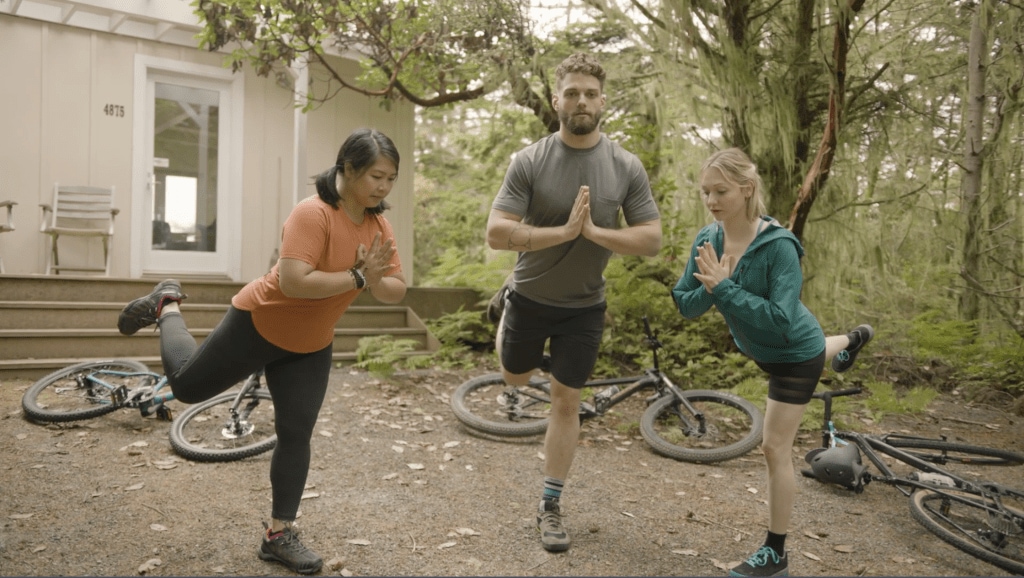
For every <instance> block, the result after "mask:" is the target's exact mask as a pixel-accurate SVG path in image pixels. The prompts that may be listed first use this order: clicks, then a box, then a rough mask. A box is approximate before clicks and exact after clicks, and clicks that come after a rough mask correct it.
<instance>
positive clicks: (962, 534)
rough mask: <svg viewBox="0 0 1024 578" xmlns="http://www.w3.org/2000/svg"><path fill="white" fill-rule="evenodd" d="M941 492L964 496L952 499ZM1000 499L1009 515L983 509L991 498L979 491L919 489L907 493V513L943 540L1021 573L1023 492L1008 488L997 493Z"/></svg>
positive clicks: (1023, 563) (1023, 562) (1023, 558)
mask: <svg viewBox="0 0 1024 578" xmlns="http://www.w3.org/2000/svg"><path fill="white" fill-rule="evenodd" d="M944 493H948V494H955V495H959V496H962V497H963V498H965V499H964V501H961V500H957V499H952V498H949V497H947V496H945V495H944ZM1000 500H1001V501H1002V502H1003V504H1004V506H1006V508H1007V509H1008V510H1010V516H1009V517H1007V516H991V515H990V514H989V513H988V512H986V510H985V509H984V507H983V505H984V504H988V505H993V500H992V499H991V498H988V497H986V496H983V495H981V494H980V493H978V492H974V491H970V490H960V489H952V488H951V489H949V490H945V489H943V490H942V491H941V492H940V491H933V490H921V489H919V490H917V491H915V492H914V493H913V494H911V495H910V513H911V514H912V515H913V516H914V519H915V520H917V521H918V522H919V523H920V524H921V525H922V526H924V527H925V528H927V529H928V531H930V532H931V533H933V534H935V535H936V536H938V537H939V538H940V539H942V540H943V541H945V542H946V543H948V544H951V545H952V546H954V547H956V548H957V549H959V550H961V551H963V552H966V553H968V554H970V555H971V556H974V557H975V558H978V559H980V560H984V561H985V562H988V563H989V564H992V565H993V566H996V567H997V568H1001V569H1003V570H1005V571H1007V572H1010V573H1011V574H1015V575H1017V576H1021V575H1024V493H1021V492H1016V491H1010V492H1008V493H1007V494H1005V495H1002V496H1000ZM1011 502H1012V504H1011ZM957 526H959V527H957ZM996 527H1001V528H996ZM1000 529H1002V530H1003V531H1002V532H1000V531H999V530H1000ZM1011 529H1012V531H1006V530H1011Z"/></svg>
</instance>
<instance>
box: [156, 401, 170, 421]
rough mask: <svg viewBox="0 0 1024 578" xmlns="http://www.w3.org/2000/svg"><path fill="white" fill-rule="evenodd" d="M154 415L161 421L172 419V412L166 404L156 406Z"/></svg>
mask: <svg viewBox="0 0 1024 578" xmlns="http://www.w3.org/2000/svg"><path fill="white" fill-rule="evenodd" d="M156 417H157V419H161V420H163V421H173V420H174V412H172V411H171V408H169V407H167V406H166V405H161V406H160V407H158V408H156Z"/></svg>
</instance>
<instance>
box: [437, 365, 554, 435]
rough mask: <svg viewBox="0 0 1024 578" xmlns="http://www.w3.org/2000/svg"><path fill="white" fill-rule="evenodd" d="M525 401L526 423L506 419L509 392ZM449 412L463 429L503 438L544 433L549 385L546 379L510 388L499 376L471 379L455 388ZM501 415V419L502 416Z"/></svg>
mask: <svg viewBox="0 0 1024 578" xmlns="http://www.w3.org/2000/svg"><path fill="white" fill-rule="evenodd" d="M511 390H514V391H515V392H516V393H517V394H518V395H519V396H520V397H521V398H525V399H526V400H527V401H526V402H525V404H526V405H525V408H526V409H527V410H528V412H529V414H530V416H529V417H527V418H526V420H525V421H514V420H512V419H511V418H509V417H508V414H507V411H506V408H507V407H508V400H509V396H508V395H507V392H508V391H511ZM451 406H452V411H453V412H455V417H456V418H458V420H459V421H461V422H462V423H463V424H465V425H466V426H468V427H470V428H473V429H475V430H479V431H482V432H485V433H489V434H494V435H496V436H502V437H525V436H532V435H540V434H542V433H544V432H546V431H547V429H548V422H549V421H550V417H548V416H549V415H550V412H551V386H550V385H549V382H548V381H547V380H545V379H540V378H537V377H534V378H531V379H530V381H529V383H528V384H527V385H525V386H521V387H518V388H511V387H509V386H508V385H507V384H506V383H505V379H504V378H503V377H502V375H501V374H500V373H490V374H487V375H482V376H480V377H474V378H473V379H470V380H469V381H467V382H465V383H463V384H462V385H460V386H459V387H458V388H456V389H455V393H453V394H452V397H451ZM503 415H504V417H502V416H503Z"/></svg>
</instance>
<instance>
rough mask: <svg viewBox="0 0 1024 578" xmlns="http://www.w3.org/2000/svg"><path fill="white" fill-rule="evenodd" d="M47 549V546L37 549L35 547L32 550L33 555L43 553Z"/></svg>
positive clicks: (37, 547)
mask: <svg viewBox="0 0 1024 578" xmlns="http://www.w3.org/2000/svg"><path fill="white" fill-rule="evenodd" d="M45 549H46V546H36V547H35V548H34V549H33V550H32V553H33V554H37V553H39V552H42V551H43V550H45Z"/></svg>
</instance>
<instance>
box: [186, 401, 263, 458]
mask: <svg viewBox="0 0 1024 578" xmlns="http://www.w3.org/2000/svg"><path fill="white" fill-rule="evenodd" d="M236 397H238V392H229V393H223V394H221V395H219V396H217V397H213V398H211V399H208V400H206V401H204V402H201V403H197V404H195V405H190V406H189V407H188V408H186V409H185V410H184V411H182V412H181V413H179V414H178V415H177V416H176V417H175V418H174V421H172V422H171V431H170V439H171V447H172V448H174V451H175V452H177V453H178V454H179V455H180V456H182V457H184V458H186V459H189V460H192V461H195V462H231V461H235V460H241V459H243V458H248V457H252V456H256V455H259V454H262V453H263V452H266V451H270V450H272V449H274V446H276V445H277V433H276V432H275V430H274V404H273V401H272V399H271V397H270V392H268V391H266V390H263V389H256V390H252V391H249V392H248V393H247V394H246V396H245V398H243V401H242V403H241V404H240V407H245V406H246V404H247V403H249V402H256V406H255V408H254V409H253V411H252V412H251V413H249V415H248V416H247V417H248V419H246V420H245V422H244V423H243V424H241V425H242V427H243V428H244V429H246V431H244V432H243V433H241V434H235V433H233V432H232V431H229V430H228V428H227V427H225V426H226V425H228V424H229V423H233V422H232V416H231V411H230V410H231V406H232V404H233V403H234V401H235V398H236ZM249 428H251V429H249ZM234 436H237V437H234Z"/></svg>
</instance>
